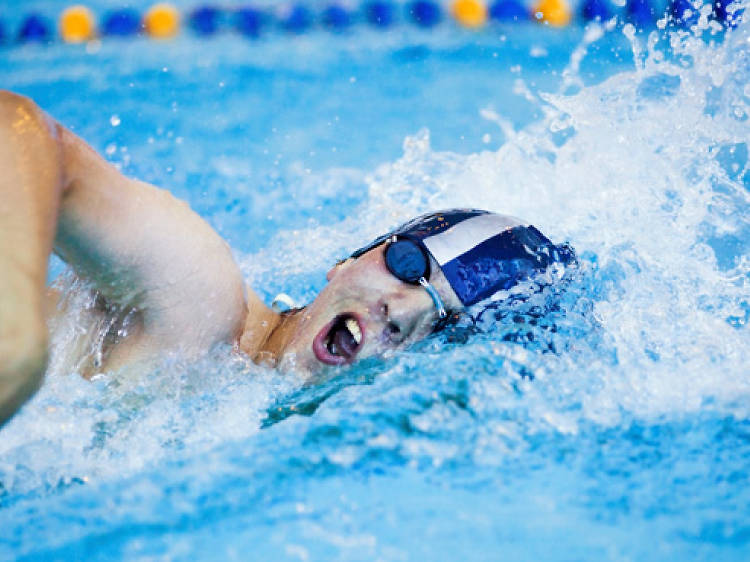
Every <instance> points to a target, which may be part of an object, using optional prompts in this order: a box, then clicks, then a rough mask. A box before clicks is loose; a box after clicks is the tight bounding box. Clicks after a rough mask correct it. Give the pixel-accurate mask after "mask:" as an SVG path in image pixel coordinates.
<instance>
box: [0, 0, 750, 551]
mask: <svg viewBox="0 0 750 562" xmlns="http://www.w3.org/2000/svg"><path fill="white" fill-rule="evenodd" d="M105 4H107V5H112V4H114V3H104V2H103V3H101V5H105ZM185 5H188V4H187V3H185ZM39 6H40V9H42V8H45V7H49V6H57V4H56V3H52V2H39ZM749 31H750V28H748V26H747V24H742V25H740V26H739V27H738V28H737V29H735V30H733V32H732V33H730V34H728V35H727V36H726V37H725V38H723V39H722V40H719V41H713V42H711V41H710V39H711V36H710V35H709V34H708V33H707V34H706V36H707V37H706V38H705V40H695V39H692V38H690V37H683V39H682V40H681V41H679V40H678V38H677V37H676V36H673V37H672V46H671V48H667V44H668V41H667V40H666V39H664V38H662V39H660V40H659V41H655V42H654V43H653V44H649V43H648V38H647V36H646V35H637V36H635V37H634V38H633V43H632V44H631V40H630V39H629V37H628V36H630V35H631V34H630V33H629V28H625V29H624V30H623V28H622V27H615V28H614V29H612V30H611V31H609V32H603V33H597V32H596V31H595V30H589V31H588V32H584V30H583V29H582V28H580V27H568V28H563V29H546V28H542V27H539V26H533V25H516V26H511V25H506V26H502V27H497V28H491V29H488V30H485V31H481V32H478V33H473V32H467V31H462V30H459V29H455V28H454V27H451V26H449V25H443V26H438V27H436V28H435V29H432V30H430V31H425V30H420V29H416V28H412V27H409V28H406V27H404V26H399V27H395V28H394V29H392V30H390V31H388V32H382V31H378V30H372V29H367V28H362V29H361V30H358V31H357V32H350V33H349V34H346V35H343V36H337V35H331V34H329V33H326V32H323V31H313V32H311V33H306V34H302V35H294V36H289V35H284V34H272V35H269V36H266V37H262V38H261V39H259V40H257V41H248V40H246V39H244V38H242V37H238V36H236V35H232V34H223V35H219V36H216V37H214V38H212V39H210V40H200V39H198V38H196V37H193V36H190V35H187V34H185V35H181V36H179V37H178V38H176V39H175V40H174V41H172V42H166V43H162V42H153V41H149V40H146V39H134V40H122V41H102V42H101V44H97V45H93V46H89V48H88V51H87V48H86V47H85V46H76V45H63V44H55V45H52V46H50V47H41V46H38V45H25V46H14V47H12V48H6V49H4V50H3V51H2V52H0V77H1V78H2V81H1V82H0V84H2V85H3V87H8V88H11V89H14V90H17V91H19V92H22V93H25V94H28V95H31V96H33V97H34V98H35V99H36V100H37V101H38V102H39V103H40V105H42V106H43V107H44V108H45V109H46V110H48V111H49V112H50V113H51V114H53V115H54V116H55V117H56V118H58V119H59V120H60V121H61V122H62V123H64V124H65V125H67V126H69V127H71V128H73V129H74V130H75V131H76V132H77V133H78V134H80V135H81V136H83V137H84V138H85V139H87V140H88V141H89V142H91V143H92V144H93V146H94V147H96V148H97V149H98V150H99V151H100V152H102V153H103V154H104V155H105V156H106V157H107V158H108V159H110V160H111V161H113V162H115V163H117V164H118V165H120V166H121V167H122V169H123V170H124V171H125V172H126V173H128V174H131V175H134V176H138V177H140V178H142V179H144V180H147V181H151V182H153V183H156V184H157V185H160V186H163V187H167V188H169V189H170V190H172V191H173V192H174V193H176V194H177V195H178V196H180V197H183V198H185V199H186V200H188V201H189V202H190V204H191V205H192V206H193V207H194V208H195V209H197V210H198V211H199V212H200V213H201V214H202V215H203V216H204V217H206V219H207V220H208V221H209V222H210V223H211V224H212V225H213V226H214V227H215V228H216V229H217V230H218V231H219V232H220V233H221V234H222V235H223V236H225V237H226V238H227V239H228V240H229V241H230V243H231V245H232V247H233V248H234V250H235V252H236V255H237V259H238V261H239V262H240V264H241V265H242V268H243V271H244V273H245V275H246V277H247V279H248V280H249V282H250V283H251V284H252V285H253V286H254V287H255V288H256V289H257V290H258V291H259V293H260V294H261V295H262V296H263V297H264V298H266V299H268V300H270V299H271V298H273V296H274V295H275V294H276V293H277V292H279V291H284V292H287V293H289V294H290V295H292V296H293V297H294V298H295V299H297V300H299V301H301V302H304V301H306V300H308V299H310V298H312V296H313V295H314V294H315V292H316V291H317V290H318V289H319V288H320V287H321V286H322V284H323V282H324V274H325V272H326V270H327V267H328V266H329V265H330V264H331V263H332V262H333V261H334V260H335V259H337V258H339V257H341V256H343V255H346V254H347V251H348V250H351V249H352V248H354V247H357V246H359V245H361V243H365V242H367V241H369V240H370V239H371V238H372V237H373V236H374V235H376V234H378V233H380V232H381V231H383V230H384V229H385V228H387V227H389V226H392V225H393V224H394V223H397V222H399V221H400V220H401V219H405V218H407V217H410V216H412V215H414V214H416V213H418V212H422V211H426V210H430V209H435V208H442V207H450V206H463V205H467V206H481V207H488V208H491V209H493V210H498V211H501V212H506V213H509V214H514V215H518V216H521V217H525V218H527V219H529V220H531V221H532V222H534V224H536V225H537V226H539V227H540V228H541V229H542V230H543V231H544V232H545V233H546V234H548V235H549V236H550V237H551V238H552V239H553V240H555V241H563V240H568V241H570V242H571V243H572V244H573V245H574V246H575V247H576V248H577V250H578V252H579V256H580V258H581V264H582V267H581V271H580V275H579V276H577V277H575V278H574V279H573V280H572V281H571V284H570V286H569V288H568V290H567V291H565V292H564V293H563V294H562V295H558V296H557V300H558V302H559V306H558V308H556V309H552V310H548V311H547V312H546V314H544V315H542V316H541V317H540V315H539V314H538V308H535V307H539V306H543V305H544V304H545V302H539V301H532V302H525V303H524V302H521V303H518V304H517V305H515V306H514V307H511V308H510V309H509V310H507V311H505V312H504V313H503V314H501V315H500V316H499V317H498V318H495V319H494V320H493V322H492V323H493V324H494V329H493V331H491V332H489V333H487V334H484V335H475V336H473V337H471V338H469V340H468V341H467V342H466V343H463V344H459V343H456V342H451V341H446V340H445V339H437V340H433V341H428V342H425V343H424V344H422V345H420V346H418V348H416V349H413V350H410V351H408V352H403V353H399V354H396V355H394V356H392V357H388V358H386V359H385V360H383V361H370V362H365V363H364V364H361V365H359V366H357V367H354V368H351V369H347V370H345V371H343V372H341V373H340V375H339V376H338V377H337V378H334V379H331V380H326V381H321V382H320V384H318V385H315V386H310V387H304V386H301V385H300V384H299V383H298V382H297V381H295V380H292V378H291V377H285V376H282V375H280V374H277V373H274V372H269V371H268V370H265V369H262V368H259V367H256V366H254V365H251V364H248V362H247V361H245V360H244V359H243V358H242V357H239V356H236V355H232V354H231V353H230V352H229V350H226V349H218V350H216V351H215V352H214V353H212V355H211V356H210V357H209V358H207V359H205V360H202V361H200V362H198V363H191V362H187V361H182V360H180V359H179V358H177V359H175V358H170V359H165V361H164V363H163V364H162V365H159V366H158V367H157V368H155V369H154V370H153V371H152V372H149V373H143V376H142V377H140V378H137V379H123V378H122V377H118V376H117V375H113V374H110V375H102V376H99V377H96V380H94V381H93V382H86V381H84V380H82V379H81V378H80V377H78V376H77V375H76V374H75V373H74V372H71V369H70V367H69V365H68V364H67V363H66V361H65V350H66V349H67V346H68V345H69V344H70V342H71V340H72V339H73V338H75V337H79V335H80V330H81V329H82V328H83V326H84V324H83V323H82V321H81V319H80V318H79V317H78V316H77V315H76V314H75V313H74V314H72V315H71V317H70V318H68V319H67V322H65V323H62V324H61V325H59V326H56V327H55V332H54V339H53V345H54V347H53V352H54V354H53V360H52V365H51V368H50V373H49V375H48V377H47V380H46V382H45V385H44V387H43V388H42V390H41V391H40V393H39V395H37V396H36V397H35V398H34V399H33V400H32V401H31V402H30V403H29V404H28V405H27V406H26V407H25V408H24V409H23V411H22V412H21V413H20V414H19V415H18V416H17V417H16V418H15V419H14V420H13V421H12V422H11V423H10V424H9V425H8V426H7V427H6V428H4V429H3V431H2V439H0V558H1V559H14V558H19V559H28V560H68V559H82V558H86V559H117V558H122V559H127V560H153V559H176V560H181V559H190V560H193V559H198V560H212V559H230V560H231V559H238V560H246V559H279V560H286V559H288V560H299V559H302V560H307V559H311V560H322V559H347V560H350V559H355V560H358V559H362V560H372V559H383V560H410V559H429V558H433V559H438V560H452V559H464V558H467V559H474V560H483V559H488V560H497V559H505V558H507V559H549V560H580V559H593V558H599V559H612V560H664V559H692V560H697V559H712V560H713V559H721V560H745V559H747V556H748V553H749V552H750V525H748V523H747V520H748V515H749V513H748V512H749V508H748V506H749V505H750V486H749V485H748V484H749V483H748V471H747V467H748V462H749V461H750V408H749V407H748V404H750V402H749V400H748V399H750V373H749V372H748V367H747V365H748V364H749V359H750V352H749V350H750V336H749V335H748V327H747V323H748V319H749V318H750V294H749V293H750V292H749V291H748V282H749V281H750V255H749V254H750V206H749V205H748V199H749V192H748V190H749V189H750V173H749V168H748V142H750V126H748V121H747V119H748V111H750V108H749V104H750V90H748V87H747V83H748V81H749V80H750V56H749V53H748V48H749V47H750V43H749V37H750V33H749ZM665 53H666V56H665ZM634 61H635V62H634ZM62 271H63V268H62V266H61V265H60V264H59V263H54V264H53V274H54V275H57V274H59V273H61V272H62ZM63 275H64V272H63ZM73 294H74V297H73V298H78V299H79V301H77V308H76V307H74V312H83V311H85V295H83V294H80V293H76V292H75V291H74V293H73ZM549 296H550V295H541V297H540V298H541V299H542V301H544V299H546V298H548V297H549Z"/></svg>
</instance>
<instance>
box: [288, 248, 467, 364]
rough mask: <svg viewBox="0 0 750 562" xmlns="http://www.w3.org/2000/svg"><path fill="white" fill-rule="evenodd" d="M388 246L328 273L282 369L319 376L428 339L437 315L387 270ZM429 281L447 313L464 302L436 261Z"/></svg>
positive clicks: (422, 294)
mask: <svg viewBox="0 0 750 562" xmlns="http://www.w3.org/2000/svg"><path fill="white" fill-rule="evenodd" d="M384 249H385V248H384V246H383V245H381V246H377V247H375V248H373V249H372V250H370V251H369V252H367V253H365V254H363V255H362V256H360V257H359V258H357V259H349V260H346V261H345V262H342V263H340V264H338V265H336V266H335V267H334V268H333V269H331V270H330V271H329V272H328V275H327V278H328V281H329V282H328V285H326V286H325V287H324V288H323V290H322V291H321V292H320V294H319V295H318V296H317V298H316V299H315V300H314V301H313V302H312V303H311V304H310V305H309V306H308V307H307V308H306V309H305V310H304V311H302V312H301V315H302V318H301V320H300V322H299V324H298V325H297V328H296V330H295V332H294V333H293V335H292V337H291V340H290V341H289V343H288V344H287V346H286V348H285V349H284V351H283V353H282V357H281V366H282V368H292V369H296V370H304V371H307V372H312V373H315V372H319V371H321V370H323V369H324V368H326V367H329V366H336V365H347V364H350V363H352V362H354V361H358V360H360V359H363V358H365V357H371V356H382V355H384V354H387V353H388V352H391V351H393V350H397V349H402V348H404V347H407V346H409V345H410V344H413V343H414V342H417V341H419V340H421V339H423V338H425V337H426V336H428V335H429V334H430V333H431V332H432V329H433V326H434V324H435V322H436V321H437V320H438V314H437V311H436V309H435V305H434V304H433V301H432V299H431V298H430V296H429V295H428V293H427V291H425V289H424V288H423V287H421V286H419V285H410V284H407V283H404V282H403V281H400V280H399V279H397V278H396V277H394V276H393V274H392V273H391V272H390V271H388V269H387V268H386V265H385V259H384V255H383V254H384ZM431 270H432V274H431V277H430V279H429V281H430V282H431V283H432V284H433V286H434V287H435V288H436V289H437V291H438V292H439V293H440V295H441V297H442V298H443V301H444V303H445V306H446V308H447V309H448V310H458V309H459V308H460V307H461V303H460V301H459V300H458V297H457V296H456V294H455V293H454V292H453V289H452V288H451V286H450V284H449V283H448V281H447V280H446V279H445V277H444V276H443V274H442V272H441V271H440V269H439V268H438V267H437V265H436V264H435V262H433V263H432V268H431Z"/></svg>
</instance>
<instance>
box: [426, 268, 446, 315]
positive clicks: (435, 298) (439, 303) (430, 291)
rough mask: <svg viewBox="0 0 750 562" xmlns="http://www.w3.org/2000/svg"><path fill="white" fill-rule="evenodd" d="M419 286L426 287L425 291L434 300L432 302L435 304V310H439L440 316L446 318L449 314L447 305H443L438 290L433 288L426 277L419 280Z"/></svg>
mask: <svg viewBox="0 0 750 562" xmlns="http://www.w3.org/2000/svg"><path fill="white" fill-rule="evenodd" d="M419 284H420V285H422V287H424V290H425V291H427V294H428V295H430V298H432V302H433V303H434V304H435V308H436V309H437V312H438V316H439V317H440V318H441V319H443V318H445V317H446V316H448V313H447V312H446V311H445V305H444V304H443V299H441V298H440V295H439V294H438V292H437V289H435V287H433V286H432V285H431V284H430V282H429V281H427V279H425V278H424V277H420V278H419Z"/></svg>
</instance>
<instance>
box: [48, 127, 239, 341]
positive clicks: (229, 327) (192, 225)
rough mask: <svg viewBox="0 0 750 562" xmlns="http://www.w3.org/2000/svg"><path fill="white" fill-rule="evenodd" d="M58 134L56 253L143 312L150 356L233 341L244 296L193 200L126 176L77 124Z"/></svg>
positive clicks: (228, 256) (225, 252) (226, 251)
mask: <svg viewBox="0 0 750 562" xmlns="http://www.w3.org/2000/svg"><path fill="white" fill-rule="evenodd" d="M61 135H62V144H63V147H64V159H65V168H66V180H67V182H66V188H65V192H64V195H63V197H62V201H61V206H60V213H59V222H58V229H57V236H56V238H55V251H56V252H57V253H58V255H60V256H61V257H62V258H63V259H64V260H65V261H67V262H68V263H69V264H71V266H72V267H73V268H74V269H75V271H76V273H77V274H79V275H80V276H82V277H85V278H88V279H90V280H91V281H93V282H94V284H95V285H96V287H97V289H98V290H99V291H100V292H101V293H102V295H104V296H105V298H107V299H108V300H109V301H110V302H114V303H116V304H119V305H122V306H125V307H131V308H134V309H137V310H138V311H139V314H140V317H141V318H142V323H143V326H142V329H141V331H140V338H141V340H142V341H141V342H140V343H139V349H141V350H143V353H144V354H148V353H154V352H155V350H157V349H162V348H164V349H166V348H173V349H184V350H188V351H200V350H204V349H206V348H207V347H209V346H211V345H212V344H214V343H217V342H219V341H233V340H234V339H235V338H236V337H237V336H238V334H239V331H240V330H241V326H242V323H243V321H244V317H245V314H246V306H245V301H246V298H245V287H244V282H243V278H242V275H241V272H240V270H239V267H238V266H237V264H236V262H235V260H234V258H233V256H232V252H231V250H230V248H229V246H228V244H227V243H226V242H225V241H224V240H223V239H222V238H221V236H220V235H219V234H218V233H217V232H216V231H215V230H214V229H213V228H212V227H211V226H210V225H209V224H208V223H207V222H206V221H205V220H204V219H203V218H202V217H200V216H199V215H198V214H197V213H195V212H194V211H193V210H192V209H191V208H190V206H189V205H188V204H187V203H186V202H184V201H181V200H180V199H178V198H176V197H174V196H173V195H172V194H171V193H170V192H169V191H167V190H164V189H159V188H157V187H155V186H153V185H150V184H148V183H145V182H142V181H138V180H134V179H131V178H127V177H125V176H124V175H123V174H121V173H120V172H119V171H118V170H117V169H115V168H114V167H113V166H112V165H110V164H109V163H108V162H106V161H105V160H103V159H102V158H101V156H99V155H98V154H97V153H96V152H95V151H94V150H93V149H92V148H91V147H90V146H88V145H87V144H86V143H85V142H84V141H83V140H81V139H80V138H78V137H77V136H75V135H74V134H73V133H71V132H70V131H68V130H66V129H63V130H62V131H61ZM147 348H148V351H146V349H147Z"/></svg>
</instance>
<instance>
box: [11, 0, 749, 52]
mask: <svg viewBox="0 0 750 562" xmlns="http://www.w3.org/2000/svg"><path fill="white" fill-rule="evenodd" d="M527 1H529V0H490V1H485V0H407V1H406V2H402V3H396V2H394V1H392V0H365V1H364V3H363V4H362V5H361V6H359V7H358V8H357V9H354V8H352V7H351V5H350V4H347V3H340V2H338V1H336V0H334V1H332V2H330V3H329V4H327V5H325V6H324V7H323V8H322V10H319V11H313V9H312V8H310V7H309V6H307V5H306V4H304V3H290V4H285V5H283V6H281V7H278V8H268V7H266V8H260V7H255V6H243V7H238V8H221V7H218V6H214V5H201V6H198V7H196V8H194V9H192V10H190V11H188V12H186V13H184V14H183V13H181V12H180V11H179V10H178V9H177V8H176V7H175V6H174V5H172V4H170V3H168V2H159V3H157V4H154V5H153V6H151V7H150V8H149V9H148V10H146V12H145V13H143V14H141V13H139V12H138V11H137V10H135V9H134V8H119V9H114V10H108V11H106V12H104V13H103V14H102V16H101V19H100V21H99V22H97V20H96V17H95V16H94V13H93V12H92V11H91V10H90V9H89V8H87V7H86V6H84V5H80V4H78V5H73V6H69V7H67V8H65V9H64V10H63V11H62V13H61V14H60V16H59V18H58V25H57V34H55V28H54V25H53V24H52V20H51V19H50V18H48V17H46V16H45V15H43V14H41V13H39V12H29V13H27V14H25V15H24V17H22V18H21V20H20V23H19V25H18V29H17V31H16V33H15V34H13V33H12V32H11V30H9V28H8V27H7V26H6V25H5V23H4V22H3V20H2V18H1V17H0V44H11V43H14V42H15V43H51V42H53V41H55V40H56V39H58V38H59V39H61V40H62V41H64V42H66V43H82V42H86V41H90V40H92V39H95V38H98V37H133V36H137V35H146V36H148V37H151V38H154V39H169V38H172V37H175V36H176V35H178V34H179V33H181V32H182V28H183V27H187V28H189V29H190V30H191V31H192V32H193V33H194V34H195V35H198V36H202V37H208V36H212V35H215V34H217V33H220V32H225V31H234V32H236V33H240V34H241V35H244V36H246V37H249V38H256V37H259V36H260V35H261V34H262V33H263V32H265V31H270V30H273V29H276V30H282V31H285V32H288V33H292V34H301V33H305V32H307V31H309V30H311V29H315V28H323V29H326V30H328V31H331V32H334V33H345V32H347V31H348V30H350V29H351V28H352V27H353V26H354V25H355V24H362V23H364V24H367V25H369V26H370V27H372V28H374V29H383V30H386V29H390V28H392V27H393V26H394V25H396V24H400V23H406V24H410V25H414V26H417V27H421V28H423V29H431V28H433V27H435V26H437V25H439V24H441V23H442V22H443V21H444V20H447V19H452V20H453V21H454V22H455V23H456V24H458V25H459V26H461V27H464V28H467V29H480V28H483V27H486V26H487V25H488V24H490V23H492V22H502V23H507V22H521V21H530V20H532V21H537V22H539V23H542V24H546V25H549V26H553V27H563V26H567V25H569V24H570V23H571V22H573V21H578V22H587V21H592V20H600V21H606V20H609V19H610V18H611V17H613V16H615V15H618V17H619V18H620V20H621V21H629V22H631V23H632V24H633V25H635V26H636V28H639V29H647V28H650V27H652V26H653V25H654V24H655V22H656V20H657V19H659V18H660V17H662V15H663V14H662V13H661V12H660V11H657V9H656V7H655V6H654V5H653V4H652V2H654V1H655V0H625V4H624V9H623V8H622V6H623V4H622V3H621V2H620V1H618V0H579V1H580V3H579V4H577V9H576V10H573V8H572V7H571V3H570V1H571V0H531V1H532V2H533V5H532V6H530V7H529V5H528V4H527V3H526V2H527ZM613 1H617V2H618V3H617V5H615V4H614V3H613ZM708 1H710V2H712V4H711V6H712V12H711V17H712V18H713V19H714V20H715V21H718V22H720V23H722V24H724V25H725V26H727V27H732V26H735V25H737V23H738V22H739V21H740V18H741V17H742V16H743V13H742V10H740V9H739V5H738V3H736V2H734V3H733V1H732V0H708ZM659 5H660V6H661V5H662V4H659ZM618 6H619V7H618ZM667 12H668V14H669V15H670V17H671V18H672V21H673V22H674V23H675V24H677V25H683V26H691V25H695V23H696V22H697V21H698V18H699V17H700V9H696V8H695V6H694V3H693V0H668V6H667ZM0 16H1V15H0ZM184 22H186V25H184V26H183V23H184Z"/></svg>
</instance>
